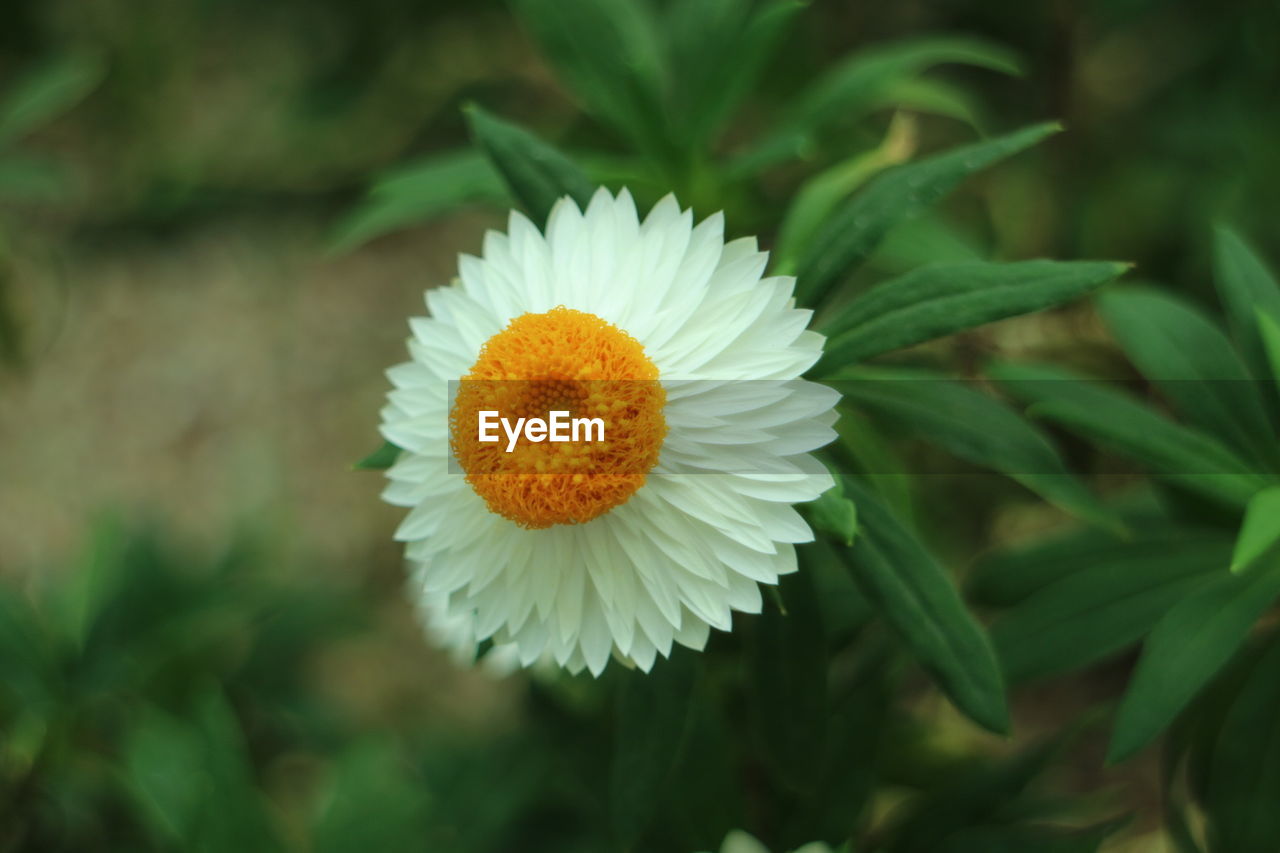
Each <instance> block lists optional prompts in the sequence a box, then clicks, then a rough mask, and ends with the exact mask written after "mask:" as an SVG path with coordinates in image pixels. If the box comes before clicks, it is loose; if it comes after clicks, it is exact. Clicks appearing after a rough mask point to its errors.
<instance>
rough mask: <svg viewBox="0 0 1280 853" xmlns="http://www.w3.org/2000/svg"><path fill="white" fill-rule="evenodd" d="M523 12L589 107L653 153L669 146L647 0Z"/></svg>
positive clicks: (554, 3) (602, 0)
mask: <svg viewBox="0 0 1280 853" xmlns="http://www.w3.org/2000/svg"><path fill="white" fill-rule="evenodd" d="M513 5H514V7H515V11H516V14H517V15H519V17H520V19H521V21H522V22H523V23H524V24H525V26H526V27H528V29H529V31H530V32H531V34H532V35H533V37H534V38H535V39H536V40H537V41H538V43H539V45H541V47H542V50H543V52H544V53H545V55H546V56H547V58H548V59H549V60H550V61H551V63H552V64H553V65H554V66H555V68H556V70H557V71H558V72H559V73H560V76H561V77H562V78H563V79H564V82H565V83H566V84H567V85H568V86H569V88H570V89H572V90H573V92H574V93H575V94H577V95H578V97H580V98H581V99H582V101H583V103H584V105H585V106H586V108H587V109H588V110H589V111H591V112H592V113H594V114H595V115H596V116H598V117H599V118H600V119H601V120H603V121H606V122H608V123H610V124H612V125H613V126H614V127H615V128H617V129H618V130H619V131H620V132H621V133H623V134H624V135H625V136H626V137H627V138H628V139H630V140H631V141H632V143H633V144H635V145H637V146H638V147H640V148H641V149H644V150H647V151H649V152H651V153H653V152H656V151H658V150H660V149H662V148H663V146H664V145H665V140H664V130H665V128H664V117H663V112H662V105H661V94H662V90H663V87H664V84H665V81H664V79H663V78H664V76H665V71H664V69H663V67H662V50H661V48H660V46H659V43H658V37H657V30H656V26H655V22H654V21H653V19H652V15H651V10H650V7H649V4H647V3H644V2H640V0H515V2H514V3H513Z"/></svg>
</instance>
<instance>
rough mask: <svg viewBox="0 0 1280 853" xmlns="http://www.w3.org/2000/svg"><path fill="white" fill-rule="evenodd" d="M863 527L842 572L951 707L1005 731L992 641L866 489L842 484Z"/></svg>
mask: <svg viewBox="0 0 1280 853" xmlns="http://www.w3.org/2000/svg"><path fill="white" fill-rule="evenodd" d="M843 479H844V487H845V491H846V494H848V495H849V496H850V498H852V500H853V501H854V503H855V504H857V506H858V511H859V513H860V514H861V517H862V520H863V525H862V531H861V534H860V535H859V536H858V539H857V540H856V541H855V542H854V546H853V548H852V549H851V550H850V552H849V554H848V556H849V565H850V569H851V571H852V572H853V576H854V579H855V580H857V581H858V583H859V585H860V586H861V587H862V588H863V590H864V591H865V592H866V594H867V596H868V597H869V598H872V599H873V600H874V601H875V602H877V603H878V605H879V607H880V610H881V613H882V614H883V615H884V617H885V619H887V620H888V621H889V623H890V624H891V625H892V626H893V628H894V630H895V631H897V633H898V635H899V636H900V637H901V638H902V640H903V642H904V643H906V645H907V647H908V648H909V649H910V650H911V652H912V654H914V655H915V657H916V659H917V660H918V661H919V662H920V664H921V665H922V666H923V667H924V668H925V669H926V670H928V671H929V672H930V673H932V674H933V676H934V678H935V679H936V680H937V681H938V683H939V684H940V685H941V687H942V688H943V690H945V691H946V693H947V695H948V696H950V697H951V701H952V702H954V703H955V705H956V707H958V708H959V709H960V710H961V711H963V712H964V713H965V714H967V715H968V716H969V717H970V718H972V719H973V720H974V721H975V722H977V723H978V724H980V725H982V726H984V727H986V728H988V729H990V730H991V731H994V732H1004V731H1006V730H1007V729H1008V727H1009V709H1008V705H1007V703H1006V699H1005V692H1004V681H1003V679H1002V677H1001V674H1000V666H999V663H998V662H997V661H996V656H995V652H994V650H993V649H992V646H991V641H990V640H989V639H988V637H987V635H986V632H985V631H983V629H982V626H981V625H979V624H978V622H977V620H976V619H975V618H974V617H973V614H972V613H970V612H969V611H968V610H967V609H966V608H965V606H964V603H963V602H962V601H961V600H960V595H959V593H958V592H957V591H956V588H955V586H954V585H953V584H952V582H951V579H950V578H948V577H947V575H946V573H945V572H944V571H943V569H942V567H941V566H939V565H938V563H937V562H936V561H935V560H934V559H933V557H932V556H931V555H930V554H929V552H928V551H927V550H925V548H924V546H923V545H921V544H920V543H919V542H918V541H917V540H916V538H915V537H914V536H913V535H912V534H911V533H909V532H908V531H907V530H906V528H904V527H903V526H902V525H901V524H899V523H898V521H897V519H895V518H894V517H893V516H892V515H891V514H890V513H889V511H888V510H887V509H886V508H885V507H884V505H883V504H882V503H880V501H879V499H878V498H876V497H875V495H874V493H873V492H871V491H870V490H869V489H868V488H866V487H865V486H863V485H861V484H859V483H857V482H856V481H855V480H853V479H852V478H850V477H844V478H843Z"/></svg>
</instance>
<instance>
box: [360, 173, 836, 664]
mask: <svg viewBox="0 0 1280 853" xmlns="http://www.w3.org/2000/svg"><path fill="white" fill-rule="evenodd" d="M766 260H767V257H766V255H765V254H764V253H762V252H759V251H758V250H757V247H756V243H755V240H754V239H739V240H734V241H731V242H729V243H725V242H724V236H723V218H722V217H721V216H720V215H716V216H712V217H710V218H708V219H706V220H705V221H703V222H701V223H699V224H698V225H697V226H696V227H695V226H694V224H693V220H692V215H691V213H690V212H689V211H682V210H681V209H680V207H679V205H678V204H677V203H676V201H675V199H674V198H672V197H670V196H668V197H667V198H665V199H663V200H662V201H661V202H659V203H658V204H657V205H656V206H655V207H654V209H653V210H652V211H651V212H650V213H649V215H648V216H647V217H645V219H644V220H643V221H641V220H640V218H639V216H638V215H637V212H636V208H635V204H634V203H633V202H632V199H631V197H630V195H629V194H628V193H627V192H626V191H625V190H624V191H623V192H622V193H620V194H619V195H618V196H616V197H614V196H612V195H610V194H609V193H608V192H607V191H605V190H600V191H599V192H597V193H596V195H595V197H594V198H593V199H592V201H591V204H590V205H589V206H588V207H587V209H586V211H585V212H583V211H581V210H579V208H578V207H577V206H576V205H575V204H574V203H573V202H572V201H570V200H568V199H564V200H562V201H561V202H560V203H559V204H558V205H557V206H556V207H555V209H554V210H553V211H552V213H551V216H550V218H549V220H548V223H547V230H546V234H545V236H544V235H543V234H541V233H539V232H538V230H537V229H536V228H535V227H534V226H533V224H532V223H531V222H530V221H529V220H528V219H526V218H525V217H524V216H522V215H521V214H519V213H512V214H511V217H510V220H509V224H508V230H507V233H506V234H501V233H497V232H489V233H488V234H487V235H486V236H485V240H484V250H483V253H482V257H480V258H475V257H469V256H463V257H462V258H461V261H460V266H459V280H458V281H456V282H455V283H454V284H453V285H452V286H449V287H444V288H437V289H433V290H429V291H427V294H426V301H427V307H428V309H429V311H430V313H431V316H430V317H429V318H413V319H412V320H410V325H411V327H412V330H413V337H412V338H411V339H410V341H409V351H410V354H411V357H412V359H411V360H410V361H409V362H407V363H404V364H401V365H398V366H396V367H394V368H392V369H391V370H390V371H388V376H389V377H390V379H391V381H392V383H393V385H394V386H395V389H394V390H393V391H392V392H391V393H390V395H389V403H388V405H387V406H386V407H385V408H384V409H383V412H382V432H383V435H384V436H385V437H386V438H387V439H388V440H390V441H391V442H393V443H395V444H396V445H397V446H398V447H400V448H402V450H403V452H402V453H401V455H400V457H399V459H398V461H397V462H396V464H395V465H394V466H392V468H391V469H390V470H389V471H388V477H389V478H390V483H389V485H388V486H387V488H386V490H385V492H384V495H383V496H384V498H385V499H386V500H387V501H388V502H390V503H393V504H397V505H400V506H406V507H410V508H411V511H410V512H409V514H408V517H407V518H406V519H405V520H404V522H403V523H402V524H401V525H400V528H399V530H398V531H397V533H396V536H397V538H398V539H400V540H402V541H404V542H406V543H407V544H406V549H405V552H406V556H407V558H408V560H409V561H410V562H411V563H412V564H413V566H414V571H413V573H412V576H413V578H414V583H413V586H414V588H413V595H415V596H416V597H418V598H419V600H420V602H421V603H423V606H422V608H421V611H422V612H423V614H424V618H425V619H426V620H427V621H428V622H429V623H435V622H445V621H447V622H448V626H449V630H448V631H447V632H446V631H442V630H439V627H438V626H437V627H436V629H435V630H434V633H436V635H437V636H449V637H462V638H463V639H462V640H461V643H465V644H470V645H474V644H475V643H476V642H478V641H483V640H492V641H493V643H494V644H495V645H496V646H497V647H499V648H505V647H512V648H513V649H514V650H515V651H514V652H511V651H509V650H508V651H507V652H505V653H506V654H518V656H519V659H520V661H521V662H522V663H524V664H525V665H529V664H531V663H532V662H534V661H535V660H537V659H539V658H543V657H549V658H553V659H554V660H556V661H557V662H558V663H559V664H561V665H563V666H567V667H569V668H570V669H572V670H574V671H578V670H581V669H583V668H588V669H590V671H591V672H592V673H595V674H599V673H600V672H601V671H602V670H603V669H604V667H605V665H606V664H607V662H608V660H609V657H610V656H611V655H612V656H614V657H616V658H618V659H620V660H622V661H624V662H626V663H628V664H633V665H636V666H639V667H640V668H642V669H645V670H647V669H649V667H650V666H652V664H653V661H654V659H655V657H656V656H657V655H659V654H661V655H667V654H669V653H670V650H671V647H672V644H673V643H680V644H683V645H685V646H689V647H692V648H695V649H700V648H702V646H703V645H704V644H705V642H706V640H707V636H708V633H709V631H710V629H711V628H712V627H715V628H719V629H721V630H728V629H729V628H730V625H731V614H732V612H733V611H734V610H738V611H745V612H757V611H759V609H760V605H761V594H760V584H762V583H765V584H772V583H776V582H777V579H778V577H779V576H780V575H783V574H786V573H788V572H792V571H795V569H796V557H795V550H794V547H793V545H794V543H797V542H804V541H808V540H809V539H811V538H812V533H811V531H810V530H809V527H808V525H807V524H806V523H805V522H804V521H803V520H802V519H801V518H800V516H799V514H798V513H797V512H796V511H795V509H794V508H793V506H792V505H793V504H795V503H799V502H803V501H808V500H812V499H814V498H816V497H817V496H818V495H819V494H821V493H822V492H823V491H824V490H826V489H827V488H828V487H829V486H830V485H831V479H830V476H829V475H828V474H827V473H826V471H825V469H824V468H823V467H822V466H821V464H819V463H818V462H817V461H816V460H814V459H813V458H812V457H811V456H810V452H811V451H813V450H815V449H817V448H819V447H821V446H822V445H824V444H826V443H827V442H828V441H830V440H831V439H832V438H833V437H834V433H833V432H832V430H831V424H832V423H833V422H834V420H835V413H834V408H833V407H834V404H835V400H836V394H835V392H833V391H831V390H830V389H828V388H826V387H824V386H821V385H817V384H814V383H810V382H806V381H804V380H802V379H800V378H799V377H800V376H801V374H802V373H803V372H804V371H805V370H806V369H807V368H808V367H810V366H811V365H812V364H813V363H814V362H815V361H816V360H817V358H818V356H819V355H820V354H821V351H822V344H823V338H822V336H821V335H819V334H817V333H816V332H812V331H807V330H806V326H807V324H808V321H809V316H810V312H808V311H803V310H799V309H796V308H795V306H794V300H793V299H792V290H793V287H794V284H795V282H794V279H791V278H788V277H763V273H764V268H765V263H766ZM557 412H559V413H561V414H564V413H567V414H569V415H572V417H573V418H574V420H575V421H578V420H579V419H580V420H581V422H583V423H587V424H588V430H587V432H588V434H590V425H591V424H594V423H596V422H598V424H599V427H600V429H599V434H598V435H597V436H596V440H595V441H591V440H575V441H552V440H545V439H546V436H545V434H543V435H542V437H539V435H538V434H537V433H535V432H534V431H533V429H532V428H527V429H525V431H524V432H523V433H519V432H517V431H511V428H510V423H508V421H510V422H514V423H517V424H526V423H529V422H531V421H532V420H534V419H543V429H544V433H545V418H546V416H547V415H548V414H552V415H554V414H555V413H557ZM486 413H488V415H492V414H494V413H499V414H501V415H502V416H503V418H504V429H506V430H508V434H507V435H500V436H498V439H497V440H494V439H493V438H492V437H489V438H485V437H484V435H483V432H482V431H477V429H476V424H477V423H480V422H481V421H482V419H483V418H484V417H486V416H488V415H487V414H486ZM553 420H554V418H553ZM575 429H576V425H575Z"/></svg>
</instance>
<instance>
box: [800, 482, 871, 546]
mask: <svg viewBox="0 0 1280 853" xmlns="http://www.w3.org/2000/svg"><path fill="white" fill-rule="evenodd" d="M804 508H805V511H806V513H807V514H808V516H809V521H810V522H811V523H812V524H813V526H814V527H815V528H816V529H818V530H821V531H822V532H823V533H827V534H829V535H830V536H832V537H833V538H834V539H835V540H836V541H837V542H843V543H844V544H845V546H846V547H847V546H849V545H852V544H853V539H854V537H855V536H856V535H857V534H858V508H857V507H856V506H854V503H853V501H851V500H849V499H848V498H846V497H845V496H844V488H843V486H841V484H840V480H838V479H837V480H836V484H835V485H834V486H832V487H831V488H829V489H827V490H826V491H825V492H823V493H822V494H821V495H820V496H819V497H818V499H817V500H816V501H812V502H810V503H808V504H805V505H804Z"/></svg>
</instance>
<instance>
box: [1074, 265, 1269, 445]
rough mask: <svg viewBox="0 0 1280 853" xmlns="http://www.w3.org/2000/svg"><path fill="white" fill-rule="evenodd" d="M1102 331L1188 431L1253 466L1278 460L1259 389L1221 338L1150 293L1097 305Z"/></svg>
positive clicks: (1133, 292) (1111, 297)
mask: <svg viewBox="0 0 1280 853" xmlns="http://www.w3.org/2000/svg"><path fill="white" fill-rule="evenodd" d="M1099 302H1100V307H1101V309H1102V314H1103V316H1104V317H1105V318H1106V320H1107V324H1108V325H1109V326H1110V327H1111V329H1112V330H1113V331H1114V332H1115V334H1116V336H1117V337H1118V338H1119V339H1120V345H1121V346H1122V347H1124V351H1125V353H1126V354H1127V355H1128V356H1129V358H1130V360H1132V361H1133V363H1134V364H1136V365H1137V366H1138V368H1139V369H1140V370H1141V371H1142V373H1143V375H1144V376H1146V377H1147V378H1148V379H1151V380H1153V381H1155V382H1156V383H1158V384H1159V385H1160V386H1161V388H1162V389H1163V390H1164V392H1165V393H1166V394H1168V395H1169V397H1170V399H1172V400H1173V402H1174V403H1175V404H1176V406H1177V408H1178V410H1179V412H1180V413H1181V414H1182V416H1183V417H1184V418H1186V419H1187V420H1188V421H1190V422H1191V423H1192V424H1193V425H1195V426H1198V427H1200V428H1201V429H1203V430H1205V431H1206V432H1208V433H1210V434H1212V435H1215V436H1217V437H1218V438H1220V439H1222V440H1223V441H1225V442H1227V443H1229V444H1232V445H1234V446H1235V447H1236V448H1237V449H1238V450H1240V451H1242V452H1244V453H1245V454H1248V457H1249V458H1251V459H1254V460H1259V461H1262V462H1264V463H1266V464H1272V463H1275V462H1277V461H1278V460H1280V448H1278V447H1277V444H1276V438H1275V434H1274V433H1273V431H1272V429H1271V425H1270V424H1269V423H1268V422H1267V416H1266V412H1265V410H1264V408H1263V402H1262V397H1261V396H1260V395H1259V394H1258V390H1259V389H1258V387H1257V386H1256V385H1255V384H1254V383H1252V382H1250V381H1249V379H1250V377H1249V373H1248V371H1247V369H1246V368H1245V366H1244V364H1243V362H1241V361H1240V357H1239V356H1238V355H1236V352H1235V350H1234V349H1233V348H1232V346H1231V342H1230V341H1229V340H1227V336H1226V335H1224V334H1223V333H1222V332H1220V331H1219V330H1218V328H1217V327H1216V326H1215V325H1214V324H1213V323H1212V322H1211V321H1210V320H1209V319H1208V318H1207V317H1205V316H1204V315H1203V314H1202V313H1200V312H1199V311H1197V310H1196V309H1195V308H1193V307H1191V306H1190V305H1187V304H1186V303H1184V302H1183V301H1181V300H1179V299H1177V298H1175V297H1173V296H1169V295H1167V294H1164V293H1161V292H1160V291H1158V290H1153V289H1150V288H1125V289H1119V290H1112V291H1109V292H1107V293H1104V294H1103V295H1102V296H1101V297H1100V299H1099Z"/></svg>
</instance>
